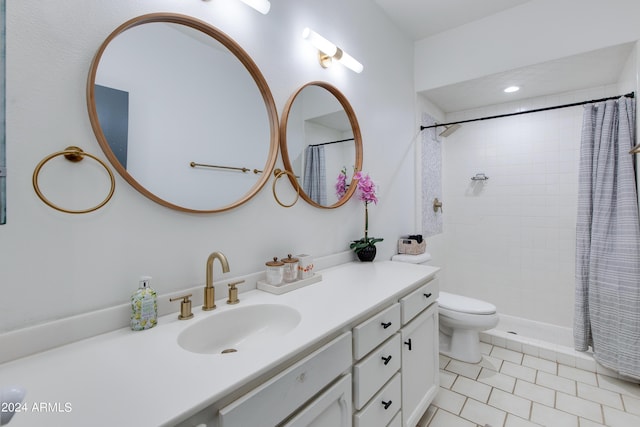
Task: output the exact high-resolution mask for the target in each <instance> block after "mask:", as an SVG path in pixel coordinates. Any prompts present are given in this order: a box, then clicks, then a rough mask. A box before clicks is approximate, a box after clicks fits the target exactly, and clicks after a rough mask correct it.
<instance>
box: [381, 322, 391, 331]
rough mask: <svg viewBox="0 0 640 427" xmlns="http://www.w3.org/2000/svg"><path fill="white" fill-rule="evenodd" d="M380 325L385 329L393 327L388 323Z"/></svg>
mask: <svg viewBox="0 0 640 427" xmlns="http://www.w3.org/2000/svg"><path fill="white" fill-rule="evenodd" d="M380 324H381V325H382V327H383V328H384V329H387V328H388V327H389V326H391V322H387V323H384V322H382V323H380Z"/></svg>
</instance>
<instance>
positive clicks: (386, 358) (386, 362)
mask: <svg viewBox="0 0 640 427" xmlns="http://www.w3.org/2000/svg"><path fill="white" fill-rule="evenodd" d="M382 360H384V364H385V366H386V365H387V364H388V363H389V362H390V361H391V355H389V356H387V357H384V356H382Z"/></svg>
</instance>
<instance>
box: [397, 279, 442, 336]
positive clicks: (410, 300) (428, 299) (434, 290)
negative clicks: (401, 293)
mask: <svg viewBox="0 0 640 427" xmlns="http://www.w3.org/2000/svg"><path fill="white" fill-rule="evenodd" d="M438 291H439V289H438V278H437V277H436V278H434V279H432V280H431V281H430V282H428V283H426V284H425V285H423V286H421V287H420V288H418V289H416V290H415V291H413V292H411V293H410V294H409V295H407V296H405V297H403V298H401V299H400V305H401V306H402V324H403V325H406V324H407V323H409V322H410V321H411V319H413V318H414V317H415V316H416V315H417V314H418V313H420V312H421V311H422V310H424V309H425V308H427V307H428V306H430V305H431V304H433V303H434V302H435V301H436V300H437V299H438Z"/></svg>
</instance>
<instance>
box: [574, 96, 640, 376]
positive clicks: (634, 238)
mask: <svg viewBox="0 0 640 427" xmlns="http://www.w3.org/2000/svg"><path fill="white" fill-rule="evenodd" d="M634 137H635V104H634V99H629V98H620V99H618V100H612V101H607V102H604V103H600V104H589V105H587V106H585V111H584V117H583V122H582V141H581V148H580V171H579V189H578V216H577V224H576V289H575V297H576V298H575V315H574V328H573V331H574V332H573V333H574V344H575V348H576V350H578V351H586V350H587V349H588V346H591V347H592V349H593V354H594V357H595V359H596V360H597V361H598V362H599V363H600V364H602V365H604V366H606V367H608V368H610V369H613V370H615V371H617V372H618V373H620V374H621V375H625V376H628V377H632V378H636V379H640V223H639V219H638V200H637V194H636V180H635V171H634V165H633V156H632V155H630V154H629V150H630V149H631V147H632V146H633V143H634V139H635V138H634Z"/></svg>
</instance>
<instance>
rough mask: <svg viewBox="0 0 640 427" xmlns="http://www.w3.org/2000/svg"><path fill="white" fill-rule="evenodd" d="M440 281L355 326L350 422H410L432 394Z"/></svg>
mask: <svg viewBox="0 0 640 427" xmlns="http://www.w3.org/2000/svg"><path fill="white" fill-rule="evenodd" d="M437 298H438V281H437V279H432V280H430V281H428V282H427V283H425V284H424V285H422V286H420V287H419V288H418V289H416V290H414V291H412V292H410V293H409V294H407V295H405V296H402V297H401V298H399V300H398V302H396V303H394V304H392V305H391V306H390V307H388V308H386V309H384V310H382V311H381V312H379V313H377V314H375V315H373V316H371V317H370V318H369V319H368V320H366V321H364V322H362V323H361V324H359V325H358V326H356V327H354V328H353V352H354V360H355V363H354V366H353V408H354V411H355V413H354V422H353V424H354V427H389V426H393V427H395V426H405V427H414V426H415V425H416V424H417V422H418V421H419V420H420V418H421V417H422V415H423V414H424V412H425V411H426V410H427V408H428V406H429V404H430V403H431V401H432V400H433V398H434V397H435V394H436V392H437V390H438V386H439V376H438V304H437V303H436V300H437Z"/></svg>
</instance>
